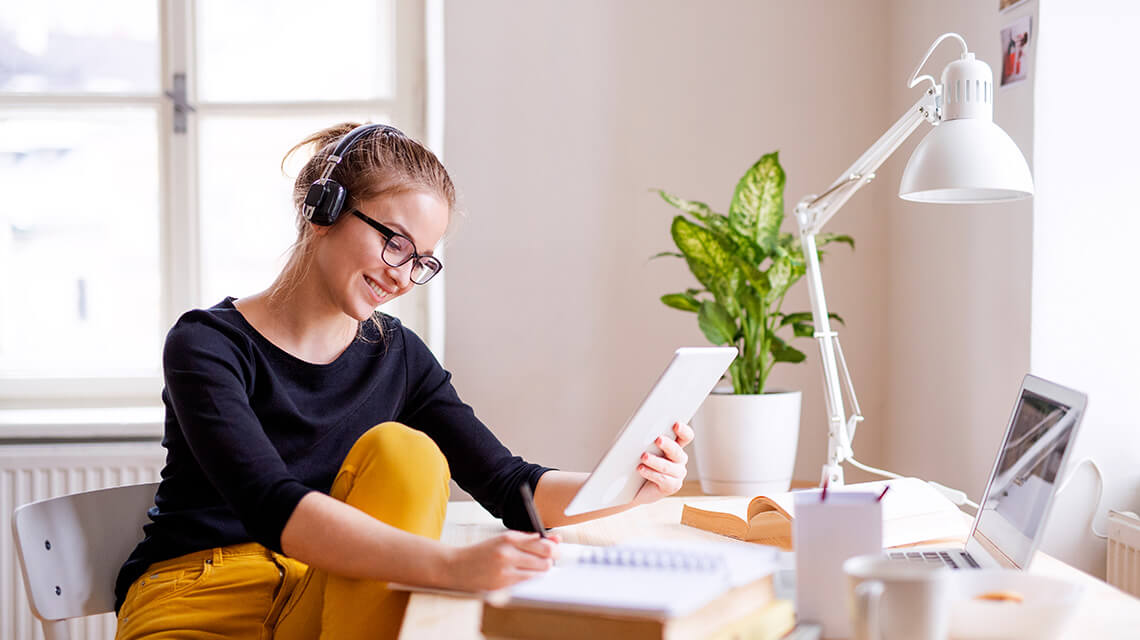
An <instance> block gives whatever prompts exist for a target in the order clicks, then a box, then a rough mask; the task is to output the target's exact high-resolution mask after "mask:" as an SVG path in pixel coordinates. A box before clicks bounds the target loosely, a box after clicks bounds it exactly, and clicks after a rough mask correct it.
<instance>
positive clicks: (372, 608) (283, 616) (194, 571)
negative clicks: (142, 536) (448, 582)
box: [115, 422, 450, 640]
mask: <svg viewBox="0 0 1140 640" xmlns="http://www.w3.org/2000/svg"><path fill="white" fill-rule="evenodd" d="M449 480H450V474H449V471H448V466H447V460H446V459H445V458H444V457H443V454H442V453H441V452H440V450H439V447H437V446H436V444H435V442H433V441H432V440H431V438H429V437H428V436H427V435H425V434H424V433H422V432H420V431H416V430H414V429H411V428H408V427H406V426H404V425H402V424H399V423H396V422H385V423H383V424H380V425H377V426H375V427H373V428H372V429H370V430H369V431H368V432H366V433H365V434H364V435H363V436H361V437H360V439H359V440H357V442H356V443H355V444H354V445H353V447H352V450H351V451H349V453H348V456H347V457H346V458H345V460H344V463H343V464H342V465H341V467H340V470H339V471H338V472H337V476H336V480H335V481H334V482H333V487H332V491H331V492H330V495H332V497H334V498H336V499H338V500H341V501H343V502H345V503H347V504H350V505H352V506H354V507H356V508H358V509H360V510H361V511H364V512H365V513H367V514H369V515H371V516H372V517H374V518H376V519H378V520H380V521H382V522H385V523H387V524H390V525H392V526H393V527H396V528H399V529H402V530H404V531H408V532H411V533H415V534H417V535H421V536H426V537H429V538H433V539H437V540H438V539H439V536H440V532H441V531H442V530H443V518H444V515H445V513H446V511H447V499H448V494H449V491H450V489H449V484H448V483H449ZM407 601H408V596H407V593H406V592H400V591H390V590H389V589H388V585H387V583H384V582H379V581H375V580H361V579H351V578H344V577H341V576H337V575H332V574H329V573H328V572H326V571H323V570H319V569H313V568H310V567H307V566H306V565H304V564H303V563H301V562H298V561H297V560H294V559H292V558H289V557H286V556H284V555H282V554H280V553H275V552H273V551H270V550H269V549H266V548H265V547H263V546H261V545H260V544H257V543H255V542H250V543H245V544H237V545H232V546H229V547H221V548H216V549H206V550H203V551H197V552H195V553H190V554H187V555H184V556H180V557H178V558H173V559H170V560H166V561H163V562H157V563H155V564H152V565H151V566H150V568H149V569H148V570H147V572H146V573H145V574H144V575H143V576H142V577H140V578H139V579H138V580H136V581H135V582H134V584H132V585H131V587H130V590H128V591H127V595H126V599H125V600H124V601H123V606H122V608H121V609H120V610H119V626H118V633H117V634H116V636H115V637H116V639H117V640H143V639H145V640H160V639H162V640H165V639H168V638H170V639H173V638H179V639H198V638H211V639H219V640H220V639H223V638H225V639H242V638H251V639H253V638H257V639H269V638H274V639H278V640H300V639H305V640H314V639H316V638H321V639H325V638H336V639H338V640H351V639H352V638H395V637H396V636H397V635H398V634H399V631H400V624H401V622H402V621H403V617H404V609H405V607H406V606H407Z"/></svg>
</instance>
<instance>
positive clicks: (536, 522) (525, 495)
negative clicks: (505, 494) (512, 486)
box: [519, 482, 546, 538]
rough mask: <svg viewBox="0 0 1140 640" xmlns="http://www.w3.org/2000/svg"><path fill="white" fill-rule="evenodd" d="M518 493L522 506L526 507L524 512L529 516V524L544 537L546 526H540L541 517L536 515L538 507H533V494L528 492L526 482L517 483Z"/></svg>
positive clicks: (528, 488) (528, 487)
mask: <svg viewBox="0 0 1140 640" xmlns="http://www.w3.org/2000/svg"><path fill="white" fill-rule="evenodd" d="M519 493H521V494H522V499H523V506H525V507H526V514H527V515H528V516H530V524H531V526H533V527H534V530H535V531H537V532H538V535H540V536H542V537H543V538H545V537H546V527H544V526H542V519H541V518H539V517H538V509H535V508H534V496H533V495H531V493H530V486H529V485H527V483H526V482H523V483H522V484H520V485H519Z"/></svg>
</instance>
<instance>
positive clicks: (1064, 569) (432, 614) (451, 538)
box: [400, 497, 1140, 640]
mask: <svg viewBox="0 0 1140 640" xmlns="http://www.w3.org/2000/svg"><path fill="white" fill-rule="evenodd" d="M703 499H706V498H701V497H685V498H678V497H673V498H666V499H665V500H662V501H660V502H657V503H655V504H651V505H645V506H642V507H639V508H637V509H633V510H630V511H627V512H625V513H621V514H618V515H615V516H610V517H608V518H603V519H601V520H595V521H593V522H587V523H583V524H578V525H573V526H569V527H560V528H559V529H558V530H557V531H558V533H559V535H561V536H562V539H563V540H564V541H566V542H576V543H581V544H601V545H608V544H614V543H617V542H620V541H622V540H630V539H635V538H647V537H653V538H659V539H684V540H723V539H724V538H722V537H721V536H718V535H716V534H713V533H709V532H707V531H701V530H698V529H694V528H692V527H686V526H682V525H681V524H680V522H681V507H682V505H683V504H684V503H685V502H695V501H700V500H703ZM503 530H504V529H503V527H502V525H501V524H500V523H499V522H498V521H497V520H495V519H494V518H492V517H491V516H490V514H488V513H487V512H486V511H484V510H483V508H482V507H480V506H479V505H478V504H476V503H474V502H452V503H450V504H449V505H448V509H447V520H446V522H445V524H444V528H443V541H444V542H448V543H450V544H457V545H458V544H466V543H472V542H476V541H479V540H484V539H486V538H489V537H491V536H494V535H496V534H498V533H501V532H502V531H503ZM1030 571H1031V573H1038V574H1043V575H1050V576H1056V577H1059V578H1062V579H1065V580H1068V581H1071V582H1077V583H1080V584H1082V585H1085V589H1086V590H1085V595H1084V598H1083V599H1082V601H1081V607H1080V610H1079V611H1078V617H1077V619H1076V620H1075V621H1074V624H1073V625H1072V627H1071V628H1070V633H1069V634H1068V636H1067V637H1070V638H1074V639H1075V638H1098V639H1099V638H1134V637H1136V633H1137V631H1136V630H1137V629H1140V600H1138V599H1136V598H1133V597H1132V596H1130V595H1128V594H1126V593H1124V592H1122V591H1120V590H1118V589H1115V588H1113V587H1111V586H1109V585H1108V584H1106V583H1105V582H1103V581H1101V580H1098V579H1096V578H1094V577H1092V576H1090V575H1088V574H1086V573H1084V572H1082V571H1079V570H1077V569H1074V568H1073V567H1070V566H1068V565H1066V564H1065V563H1063V562H1061V561H1059V560H1057V559H1055V558H1053V557H1051V556H1048V555H1046V554H1043V553H1038V554H1037V556H1036V558H1034V562H1033V565H1032V567H1031V569H1030ZM481 615H482V602H481V601H479V600H476V599H464V598H455V597H450V596H443V595H434V594H428V593H415V594H412V597H411V600H410V601H409V603H408V611H407V614H406V616H405V618H404V626H403V628H402V629H401V631H400V639H401V640H420V639H423V638H440V639H445V638H446V639H448V640H477V639H480V638H482V636H481V635H480V634H479V621H480V616H481Z"/></svg>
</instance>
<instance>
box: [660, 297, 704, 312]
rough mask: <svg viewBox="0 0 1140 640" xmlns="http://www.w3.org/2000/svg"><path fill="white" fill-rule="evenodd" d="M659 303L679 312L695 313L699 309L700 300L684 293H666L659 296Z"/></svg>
mask: <svg viewBox="0 0 1140 640" xmlns="http://www.w3.org/2000/svg"><path fill="white" fill-rule="evenodd" d="M661 302H664V303H665V305H666V306H670V307H673V308H674V309H680V310H681V311H697V310H699V309H700V308H701V301H700V300H697V299H696V298H694V297H693V296H690V295H686V294H684V293H667V294H665V295H663V296H661Z"/></svg>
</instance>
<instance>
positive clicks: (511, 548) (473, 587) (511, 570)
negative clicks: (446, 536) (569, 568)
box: [448, 531, 561, 591]
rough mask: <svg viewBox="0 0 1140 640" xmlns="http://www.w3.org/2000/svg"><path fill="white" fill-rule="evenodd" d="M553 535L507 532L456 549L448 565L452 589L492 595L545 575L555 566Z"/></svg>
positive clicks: (554, 537) (555, 546) (555, 540)
mask: <svg viewBox="0 0 1140 640" xmlns="http://www.w3.org/2000/svg"><path fill="white" fill-rule="evenodd" d="M560 541H561V540H560V539H559V538H558V536H555V535H552V536H550V537H548V538H545V539H544V538H542V537H540V536H539V535H538V534H537V533H523V532H521V531H508V532H506V533H503V534H500V535H497V536H495V537H494V538H490V539H488V540H484V541H483V542H479V543H476V544H473V545H470V546H466V547H455V548H454V549H453V552H452V555H451V561H450V563H449V572H448V573H449V574H450V575H449V577H450V581H451V582H452V583H453V584H451V585H449V586H450V588H453V589H459V590H461V591H493V590H495V589H502V588H503V587H508V586H510V585H512V584H515V583H516V582H521V581H523V580H526V579H527V578H533V577H534V576H536V575H538V574H540V573H543V572H545V571H547V570H548V569H550V567H552V566H553V565H554V557H555V554H556V548H557V543H558V542H560Z"/></svg>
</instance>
